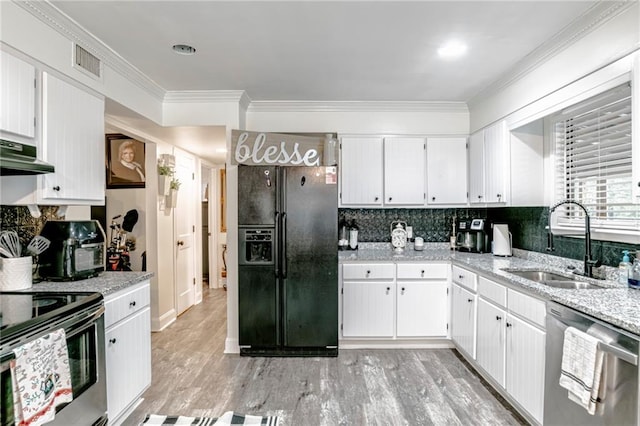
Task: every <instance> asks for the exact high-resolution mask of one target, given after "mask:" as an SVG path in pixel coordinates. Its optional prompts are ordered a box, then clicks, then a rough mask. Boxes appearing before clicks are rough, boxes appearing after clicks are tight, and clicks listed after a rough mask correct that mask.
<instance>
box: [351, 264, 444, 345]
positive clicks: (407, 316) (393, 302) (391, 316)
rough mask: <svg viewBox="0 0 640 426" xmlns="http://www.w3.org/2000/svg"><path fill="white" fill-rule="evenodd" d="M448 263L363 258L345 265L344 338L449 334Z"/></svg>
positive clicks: (411, 336)
mask: <svg viewBox="0 0 640 426" xmlns="http://www.w3.org/2000/svg"><path fill="white" fill-rule="evenodd" d="M448 270H449V267H448V265H447V264H446V263H413V262H407V263H396V264H394V263H361V264H352V263H350V264H345V265H343V269H342V280H343V282H342V337H344V338H359V337H363V338H364V337H366V338H381V339H392V338H421V337H423V338H429V337H441V338H444V337H446V336H447V321H448V309H447V307H448V305H449V304H448V303H447V297H448V294H447V288H448Z"/></svg>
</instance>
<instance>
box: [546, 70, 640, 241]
mask: <svg viewBox="0 0 640 426" xmlns="http://www.w3.org/2000/svg"><path fill="white" fill-rule="evenodd" d="M631 117H632V115H631V87H630V85H629V84H628V83H627V84H624V85H622V86H619V87H617V88H614V89H612V90H609V91H607V92H605V93H602V94H600V95H597V96H595V97H592V98H590V99H587V100H585V101H583V102H581V103H579V104H577V105H575V106H573V107H571V108H569V109H566V110H564V111H562V112H561V113H559V114H558V115H557V116H556V117H554V119H553V126H554V134H553V138H554V139H555V159H556V164H555V198H556V201H562V200H567V199H570V200H575V201H578V202H580V203H581V204H582V205H584V206H585V208H586V209H587V210H588V211H589V216H590V217H591V224H592V226H595V227H598V228H604V229H617V230H626V229H629V230H636V231H637V230H638V228H639V227H640V205H634V203H633V196H632V184H633V181H632V176H631V173H632V168H631V166H632V161H631V158H632V156H631V149H632V148H631ZM559 213H560V212H559ZM583 216H584V214H583V212H582V210H581V209H580V208H576V207H572V206H570V205H568V206H566V208H565V209H564V214H562V213H560V214H559V217H558V224H560V225H562V226H569V227H571V226H576V227H582V226H583V224H584V217H583Z"/></svg>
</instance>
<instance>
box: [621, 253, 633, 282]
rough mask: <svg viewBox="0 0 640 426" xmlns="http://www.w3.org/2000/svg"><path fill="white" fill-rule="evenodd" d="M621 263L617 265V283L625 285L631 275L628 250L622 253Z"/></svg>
mask: <svg viewBox="0 0 640 426" xmlns="http://www.w3.org/2000/svg"><path fill="white" fill-rule="evenodd" d="M622 255H623V256H622V262H620V264H619V265H618V281H619V282H620V284H627V283H628V280H629V276H630V275H631V267H632V264H631V261H630V260H629V250H623V251H622Z"/></svg>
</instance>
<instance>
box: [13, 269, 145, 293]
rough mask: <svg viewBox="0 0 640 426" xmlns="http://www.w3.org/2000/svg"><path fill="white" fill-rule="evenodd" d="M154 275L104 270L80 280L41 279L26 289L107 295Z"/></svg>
mask: <svg viewBox="0 0 640 426" xmlns="http://www.w3.org/2000/svg"><path fill="white" fill-rule="evenodd" d="M152 276H153V273H152V272H136V271H132V272H124V271H104V272H101V273H100V275H98V276H97V277H94V278H87V279H84V280H78V281H41V282H39V283H35V284H33V286H32V287H31V288H30V289H27V290H25V291H96V292H99V293H102V295H103V296H105V297H106V296H108V295H110V294H112V293H115V292H117V291H120V290H123V289H125V288H127V287H131V286H133V285H135V284H138V283H140V282H142V281H145V280H148V279H149V278H151V277H152Z"/></svg>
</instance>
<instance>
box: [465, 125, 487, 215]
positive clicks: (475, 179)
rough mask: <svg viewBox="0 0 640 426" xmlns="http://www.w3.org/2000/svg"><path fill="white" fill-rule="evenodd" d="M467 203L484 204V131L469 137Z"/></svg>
mask: <svg viewBox="0 0 640 426" xmlns="http://www.w3.org/2000/svg"><path fill="white" fill-rule="evenodd" d="M469 202H470V203H484V202H485V200H484V130H480V131H478V132H476V133H474V134H472V135H471V136H470V137H469Z"/></svg>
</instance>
